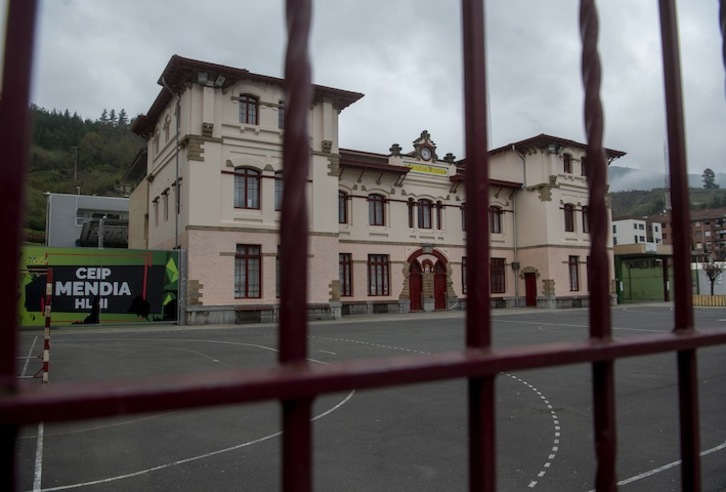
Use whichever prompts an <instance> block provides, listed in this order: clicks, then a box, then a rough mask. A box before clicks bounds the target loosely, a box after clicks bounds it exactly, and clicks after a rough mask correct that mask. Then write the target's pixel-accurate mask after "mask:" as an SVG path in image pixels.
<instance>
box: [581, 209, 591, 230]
mask: <svg viewBox="0 0 726 492" xmlns="http://www.w3.org/2000/svg"><path fill="white" fill-rule="evenodd" d="M588 214H589V210H588V209H587V207H582V232H585V233H589V232H590V218H589V217H588Z"/></svg>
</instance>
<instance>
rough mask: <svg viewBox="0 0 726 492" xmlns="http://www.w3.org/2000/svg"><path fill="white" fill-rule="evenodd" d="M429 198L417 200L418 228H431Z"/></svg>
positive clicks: (431, 206) (431, 205)
mask: <svg viewBox="0 0 726 492" xmlns="http://www.w3.org/2000/svg"><path fill="white" fill-rule="evenodd" d="M432 208H433V204H432V202H431V200H426V199H425V198H422V199H420V200H419V201H418V227H419V229H431V209H432Z"/></svg>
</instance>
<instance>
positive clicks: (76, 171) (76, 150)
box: [73, 145, 78, 181]
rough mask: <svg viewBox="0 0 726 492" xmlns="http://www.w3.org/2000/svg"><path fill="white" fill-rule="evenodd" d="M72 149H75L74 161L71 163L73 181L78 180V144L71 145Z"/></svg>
mask: <svg viewBox="0 0 726 492" xmlns="http://www.w3.org/2000/svg"><path fill="white" fill-rule="evenodd" d="M73 150H74V151H75V154H76V155H75V160H74V161H75V162H74V164H73V181H78V145H74V146H73Z"/></svg>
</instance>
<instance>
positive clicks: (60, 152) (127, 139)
mask: <svg viewBox="0 0 726 492" xmlns="http://www.w3.org/2000/svg"><path fill="white" fill-rule="evenodd" d="M30 111H31V124H32V127H31V146H30V161H29V167H28V175H27V185H26V204H27V207H26V228H27V229H28V232H27V235H28V236H31V237H33V236H34V237H37V236H38V232H44V231H45V201H46V199H45V195H44V193H45V192H51V193H69V194H75V193H81V194H83V195H98V196H123V195H122V194H121V192H120V191H119V188H118V185H119V183H120V180H121V178H122V177H123V176H124V175H125V174H126V172H127V171H128V169H129V167H130V166H131V164H132V162H133V160H134V158H135V157H136V155H137V154H138V152H139V150H140V149H141V148H142V147H144V145H145V142H144V140H143V139H142V138H140V137H138V136H136V135H134V134H133V133H132V132H131V130H130V125H131V122H130V121H129V117H128V115H127V114H126V111H124V110H123V109H121V110H120V111H118V112H116V111H115V110H113V109H112V110H110V111H107V110H104V111H103V113H102V114H101V115H100V117H99V118H98V119H97V120H95V121H92V120H90V119H85V120H84V119H81V117H80V116H78V114H77V113H73V114H71V113H70V111H69V110H65V111H63V112H60V111H56V110H55V109H54V110H52V111H48V110H47V109H44V108H40V107H38V106H35V105H31V107H30ZM33 231H36V232H33Z"/></svg>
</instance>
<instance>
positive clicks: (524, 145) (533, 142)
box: [489, 133, 626, 159]
mask: <svg viewBox="0 0 726 492" xmlns="http://www.w3.org/2000/svg"><path fill="white" fill-rule="evenodd" d="M550 145H555V146H558V147H574V148H576V149H582V150H586V149H587V144H584V143H580V142H576V141H574V140H569V139H567V138H560V137H554V136H552V135H547V134H545V133H540V134H539V135H537V136H534V137H530V138H527V139H524V140H520V141H519V142H512V143H510V144H507V145H504V146H502V147H498V148H496V149H492V150H490V151H489V155H494V154H499V153H502V152H507V151H510V150H513V149H516V150H518V151H519V152H522V153H526V152H528V151H530V150H535V149H536V150H544V149H547V148H548V147H549V146H550ZM605 154H606V155H607V156H608V158H609V159H617V158H620V157H623V156H624V155H625V154H626V153H625V152H623V151H620V150H614V149H608V148H606V149H605Z"/></svg>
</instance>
